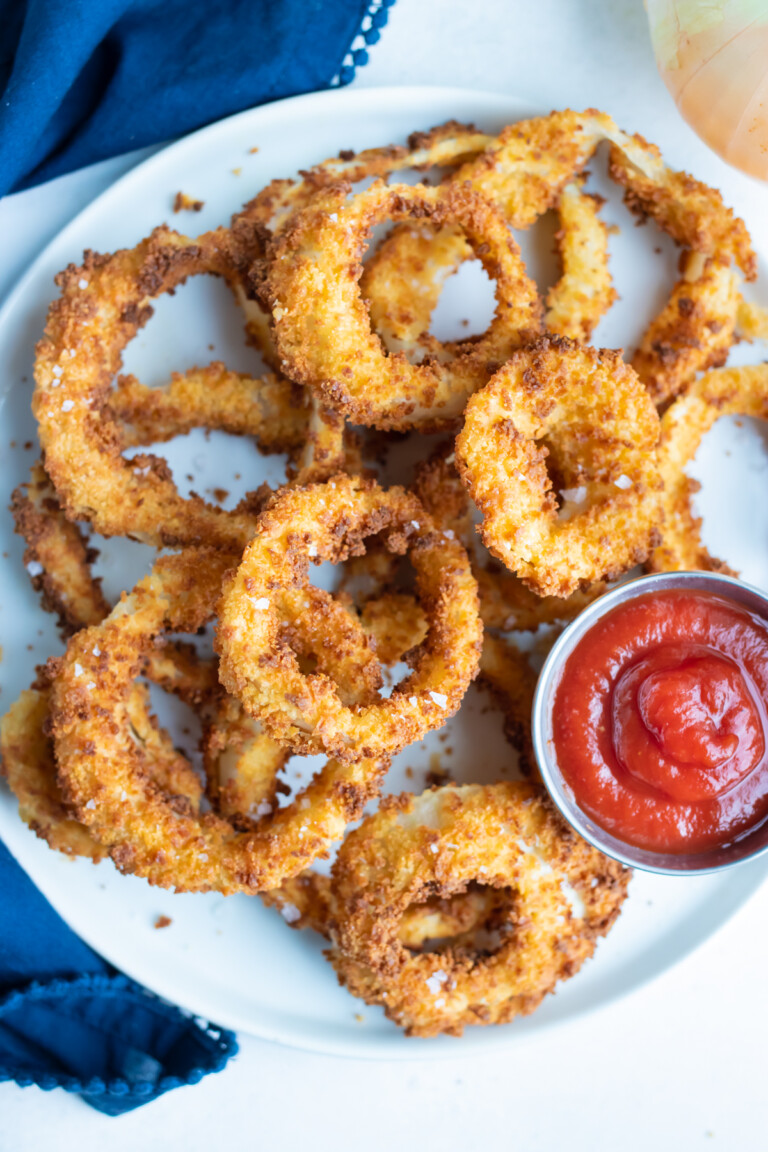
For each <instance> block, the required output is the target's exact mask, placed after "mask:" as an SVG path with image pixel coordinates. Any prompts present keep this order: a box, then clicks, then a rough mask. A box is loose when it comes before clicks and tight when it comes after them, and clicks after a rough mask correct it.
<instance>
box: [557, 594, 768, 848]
mask: <svg viewBox="0 0 768 1152" xmlns="http://www.w3.org/2000/svg"><path fill="white" fill-rule="evenodd" d="M767 708H768V624H766V623H765V622H764V621H762V620H761V619H760V618H759V617H757V616H754V615H753V614H752V613H750V612H748V611H747V610H746V609H744V608H742V607H740V606H739V605H738V604H736V603H735V602H733V601H731V600H726V599H724V598H723V597H720V596H713V595H709V594H706V593H702V592H689V591H683V590H673V591H667V592H649V593H646V594H645V595H643V596H638V597H637V598H636V599H634V600H630V601H627V602H625V603H624V604H619V605H618V606H617V607H616V608H614V609H612V611H610V612H608V613H607V614H606V615H605V616H604V617H603V618H602V619H601V620H599V621H598V622H597V623H596V624H595V625H594V627H593V628H591V629H590V631H589V632H587V634H586V635H585V636H584V637H582V639H581V640H580V641H579V642H578V644H577V645H576V647H575V648H574V650H573V651H572V652H571V654H570V656H569V657H568V660H567V661H566V664H565V667H564V668H563V671H562V675H561V678H560V681H559V683H558V686H557V689H556V692H555V700H554V706H553V712H552V740H553V745H554V754H555V757H556V759H557V763H558V765H559V768H560V771H561V773H562V776H563V779H564V781H565V783H566V785H567V786H568V787H569V788H570V790H571V792H572V793H573V796H574V799H575V801H576V803H577V804H578V805H579V807H580V808H581V809H582V811H584V812H586V813H587V814H588V815H589V816H591V818H592V819H593V820H594V821H595V823H596V824H599V825H600V826H601V827H602V828H604V829H606V830H607V831H608V832H611V833H612V834H613V835H614V836H616V837H617V839H620V840H624V841H625V842H627V843H630V844H634V845H637V846H638V847H641V848H646V849H649V850H650V851H654V852H672V853H694V852H702V851H705V850H707V849H711V848H715V847H719V846H721V845H724V844H727V843H729V842H731V841H733V840H735V839H737V838H738V837H739V836H741V835H743V834H744V833H746V832H747V831H749V830H750V829H751V828H753V827H754V826H755V825H756V824H758V823H760V822H761V821H762V820H763V819H764V818H765V817H766V815H768V735H767V734H768V711H767Z"/></svg>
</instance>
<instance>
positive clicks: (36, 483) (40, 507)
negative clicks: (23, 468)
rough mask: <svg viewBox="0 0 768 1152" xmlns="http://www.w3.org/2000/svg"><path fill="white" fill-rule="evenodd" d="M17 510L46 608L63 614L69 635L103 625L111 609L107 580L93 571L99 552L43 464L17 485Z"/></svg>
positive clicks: (13, 498) (34, 581)
mask: <svg viewBox="0 0 768 1152" xmlns="http://www.w3.org/2000/svg"><path fill="white" fill-rule="evenodd" d="M11 513H12V515H13V521H14V525H15V529H16V532H17V533H18V535H19V536H21V537H23V539H24V543H25V545H26V547H25V549H24V566H25V568H26V570H27V573H28V574H29V577H30V579H31V581H32V587H33V588H34V589H35V591H36V592H39V593H40V595H41V599H42V606H43V608H44V609H45V611H46V612H53V613H54V614H55V615H57V616H58V618H59V626H60V628H61V630H62V633H63V634H64V635H65V636H69V635H71V633H72V632H75V631H77V629H78V628H82V627H83V626H84V625H87V624H98V623H99V621H100V620H103V619H104V617H105V616H106V615H107V613H108V612H109V604H108V603H107V601H106V599H105V597H104V593H103V592H102V590H101V580H99V579H98V578H96V577H94V576H93V575H92V573H91V565H92V564H93V562H94V560H95V559H96V556H97V552H96V550H95V549H94V548H91V547H90V546H89V545H88V543H87V541H86V539H85V537H84V535H83V533H82V531H81V529H80V528H79V527H78V526H77V524H73V523H72V522H71V521H70V520H68V519H67V518H66V516H65V515H64V512H63V511H62V509H61V506H60V504H59V501H58V497H57V496H56V490H55V489H54V487H53V485H52V484H51V481H50V479H49V478H48V474H47V472H46V471H45V469H44V467H43V465H42V463H41V462H40V461H37V462H36V463H35V464H33V465H32V468H31V471H30V477H29V481H28V482H27V484H25V485H20V486H19V487H18V488H16V489H14V492H13V494H12V496H11Z"/></svg>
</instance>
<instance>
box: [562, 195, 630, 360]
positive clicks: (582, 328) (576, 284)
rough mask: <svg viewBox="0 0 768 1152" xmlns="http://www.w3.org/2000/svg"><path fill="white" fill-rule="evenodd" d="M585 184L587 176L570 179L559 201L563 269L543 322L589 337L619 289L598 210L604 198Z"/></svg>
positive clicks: (579, 337)
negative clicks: (585, 186) (585, 188)
mask: <svg viewBox="0 0 768 1152" xmlns="http://www.w3.org/2000/svg"><path fill="white" fill-rule="evenodd" d="M583 185H584V180H583V178H582V179H578V180H572V181H571V182H570V183H569V184H566V186H565V188H563V191H562V192H561V194H560V199H559V200H558V202H557V214H558V217H559V219H560V227H559V229H558V232H557V235H556V240H557V247H558V252H559V254H560V263H561V265H562V272H561V274H560V278H559V279H558V280H557V281H556V283H555V284H553V286H552V288H550V290H549V293H548V294H547V301H546V312H545V313H544V327H545V328H546V329H547V331H549V332H554V333H555V335H557V336H568V337H569V338H570V339H571V340H581V341H582V342H583V343H587V342H588V340H589V338H590V336H591V335H592V333H593V332H594V330H595V328H596V327H597V325H598V323H599V322H600V320H601V319H602V318H603V316H604V315H605V313H606V312H607V311H608V309H609V308H610V307H611V305H612V304H613V302H614V300H615V299H616V290H615V288H614V287H613V281H612V279H611V273H610V270H609V267H608V229H607V227H606V226H605V224H604V223H603V221H602V220H601V219H600V217H599V215H598V213H599V211H600V207H601V205H602V200H601V199H600V197H599V196H592V195H590V194H589V193H587V192H584V191H583Z"/></svg>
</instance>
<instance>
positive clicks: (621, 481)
mask: <svg viewBox="0 0 768 1152" xmlns="http://www.w3.org/2000/svg"><path fill="white" fill-rule="evenodd" d="M613 483H614V485H615V486H616V487H617V488H623V489H624V490H626V489H627V488H631V487H632V481H631V480H630V478H629V476H625V475H624V473H623V472H622V474H621V476H619V478H618V480H614V482H613Z"/></svg>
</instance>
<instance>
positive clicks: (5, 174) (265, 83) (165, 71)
mask: <svg viewBox="0 0 768 1152" xmlns="http://www.w3.org/2000/svg"><path fill="white" fill-rule="evenodd" d="M393 3H394V0H216V2H215V3H211V2H210V0H67V2H66V3H62V2H61V0H0V91H2V98H0V196H2V195H4V194H5V193H6V192H9V191H18V190H20V189H22V188H28V187H30V186H31V185H33V184H37V183H40V182H41V181H43V180H50V179H51V177H53V176H60V175H62V173H64V172H70V171H72V170H73V169H74V168H81V167H82V166H83V165H85V164H92V163H94V161H96V160H103V159H105V157H107V156H116V155H118V154H119V153H121V152H128V151H130V150H131V149H133V148H140V147H142V146H143V145H146V144H154V143H156V142H158V141H162V140H168V139H170V138H171V137H172V136H179V135H181V134H183V133H185V132H190V131H191V130H192V129H194V128H199V127H201V125H203V124H208V123H210V122H211V121H213V120H218V119H219V118H221V117H222V116H228V115H230V114H231V113H233V112H239V111H241V110H242V109H243V108H250V107H252V106H253V105H254V104H263V103H266V102H267V101H270V100H279V99H281V98H282V97H284V96H295V95H297V94H298V93H300V92H311V91H314V90H315V89H318V88H326V87H328V85H330V84H332V83H334V82H335V83H339V84H346V83H349V81H350V80H352V79H353V77H354V74H355V68H356V67H357V66H359V65H362V64H365V63H366V62H367V59H368V55H367V47H366V46H367V45H370V44H374V43H376V41H377V40H378V39H379V35H380V30H381V28H383V26H384V25H385V24H386V21H387V11H388V9H389V8H390V7H391V6H392V4H393Z"/></svg>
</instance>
